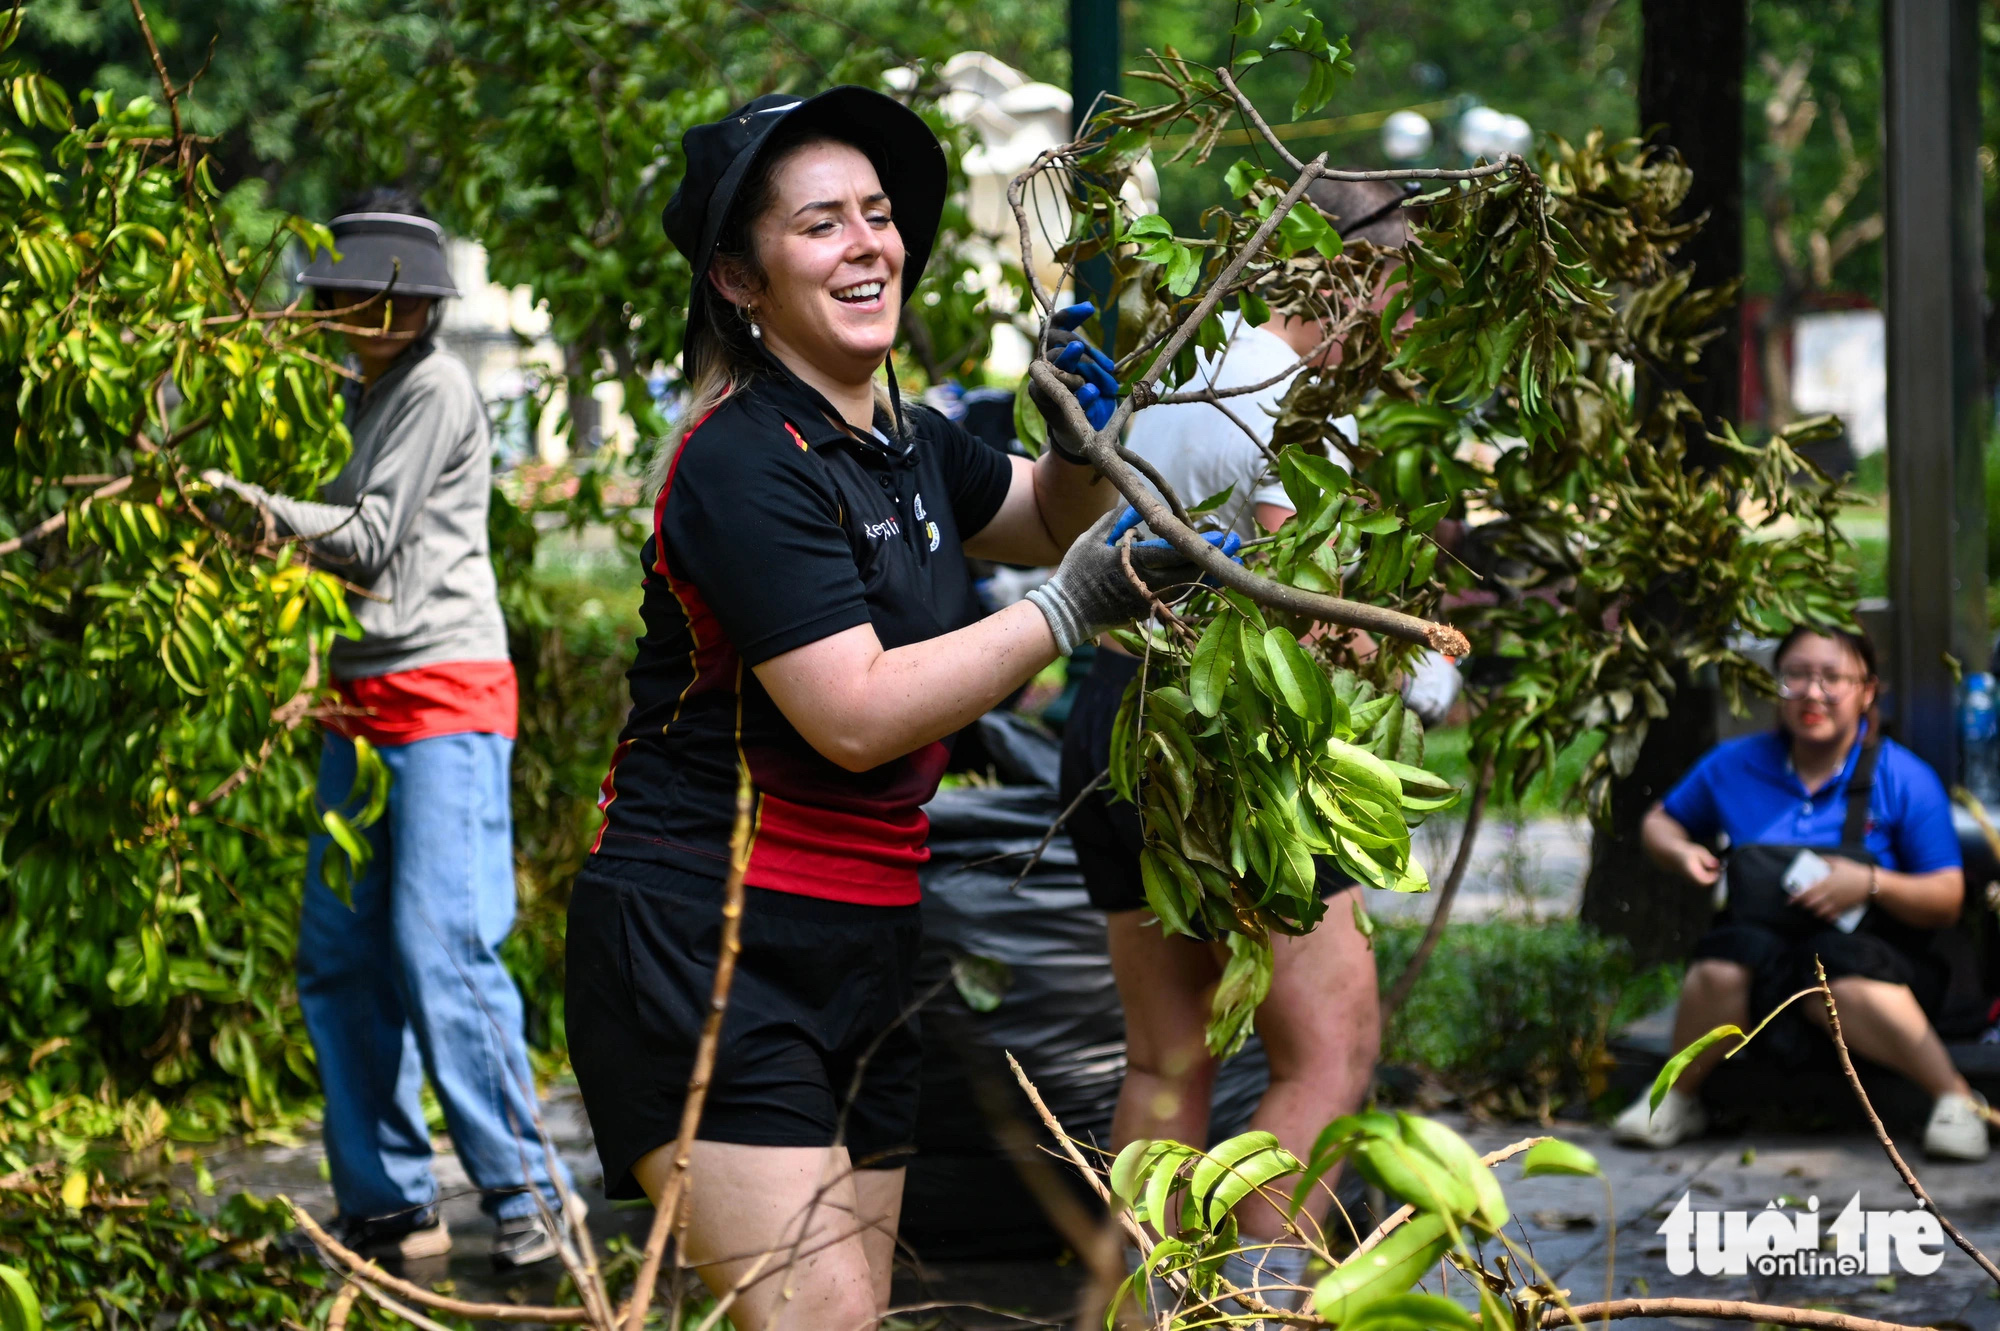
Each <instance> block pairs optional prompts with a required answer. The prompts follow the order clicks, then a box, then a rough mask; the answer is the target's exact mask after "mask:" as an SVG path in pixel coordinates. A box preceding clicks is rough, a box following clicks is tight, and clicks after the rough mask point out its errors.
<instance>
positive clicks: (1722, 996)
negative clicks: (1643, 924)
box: [1674, 958, 1750, 1096]
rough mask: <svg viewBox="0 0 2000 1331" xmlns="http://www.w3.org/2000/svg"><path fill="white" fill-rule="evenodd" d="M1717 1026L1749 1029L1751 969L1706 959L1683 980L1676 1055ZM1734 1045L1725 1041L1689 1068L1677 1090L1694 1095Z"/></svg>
mask: <svg viewBox="0 0 2000 1331" xmlns="http://www.w3.org/2000/svg"><path fill="white" fill-rule="evenodd" d="M1717 1026H1735V1027H1737V1028H1738V1029H1741V1030H1748V1029H1749V1027H1750V968H1749V967H1748V966H1739V965H1737V964H1736V963H1735V962H1733V961H1717V960H1715V959H1714V958H1707V959H1705V960H1702V961H1697V962H1695V963H1694V964H1693V965H1692V966H1689V967H1688V972H1687V978H1686V979H1685V980H1682V981H1681V1002H1680V1006H1679V1007H1678V1008H1676V1009H1675V1010H1674V1052H1675V1053H1679V1052H1680V1051H1681V1050H1683V1049H1685V1048H1687V1047H1688V1046H1689V1045H1691V1044H1693V1043H1694V1042H1695V1041H1696V1040H1699V1039H1700V1038H1701V1037H1702V1036H1704V1035H1706V1034H1708V1033H1709V1032H1710V1031H1712V1030H1714V1029H1715V1028H1716V1027H1717ZM1734 1044H1735V1042H1734V1041H1731V1040H1724V1041H1721V1042H1720V1043H1718V1044H1715V1045H1712V1046H1710V1047H1709V1049H1708V1050H1707V1051H1706V1052H1705V1053H1703V1054H1702V1055H1701V1057H1699V1058H1697V1059H1695V1061H1694V1062H1692V1063H1690V1064H1688V1065H1687V1070H1686V1071H1684V1072H1682V1073H1681V1076H1680V1080H1679V1081H1677V1082H1675V1083H1674V1089H1675V1090H1677V1091H1679V1092H1680V1093H1681V1094H1682V1095H1690V1096H1691V1095H1693V1094H1694V1093H1695V1092H1696V1091H1698V1090H1700V1089H1701V1084H1702V1083H1703V1082H1705V1081H1707V1080H1708V1074H1709V1073H1711V1072H1713V1071H1715V1067H1716V1064H1718V1063H1720V1062H1722V1060H1723V1058H1724V1056H1725V1055H1727V1054H1728V1053H1729V1051H1730V1049H1731V1048H1733V1047H1734Z"/></svg>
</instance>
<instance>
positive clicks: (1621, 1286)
mask: <svg viewBox="0 0 2000 1331" xmlns="http://www.w3.org/2000/svg"><path fill="white" fill-rule="evenodd" d="M1445 1118H1446V1121H1448V1122H1451V1123H1452V1124H1453V1126H1454V1127H1457V1128H1459V1129H1460V1130H1461V1131H1463V1132H1464V1133H1465V1134H1466V1135H1467V1137H1468V1138H1469V1139H1470V1140H1471V1141H1472V1143H1473V1144H1474V1145H1475V1146H1476V1147H1478V1148H1479V1149H1480V1150H1482V1151H1488V1150H1492V1149H1494V1148H1496V1147H1499V1146H1502V1145H1505V1144H1506V1143H1508V1142H1512V1141H1517V1140H1519V1139H1520V1138H1521V1137H1524V1136H1528V1135H1531V1134H1532V1133H1534V1132H1536V1131H1539V1129H1536V1128H1534V1127H1533V1126H1532V1125H1518V1124H1468V1123H1467V1122H1465V1121H1464V1120H1463V1119H1460V1118H1454V1117H1452V1116H1449V1115H1447V1116H1445ZM547 1119H548V1126H549V1130H550V1134H551V1136H552V1137H553V1138H554V1139H555V1141H556V1143H557V1145H558V1148H559V1149H560V1150H561V1151H562V1153H563V1154H564V1156H565V1158H567V1159H568V1160H569V1162H570V1164H571V1167H572V1168H573V1169H575V1171H576V1173H577V1176H578V1179H579V1181H580V1183H581V1184H582V1185H583V1193H584V1196H585V1198H586V1199H587V1200H588V1201H589V1203H590V1210H591V1227H592V1232H593V1234H594V1235H595V1236H596V1237H597V1239H598V1241H599V1243H600V1244H602V1243H603V1242H604V1241H605V1240H606V1239H607V1238H609V1237H610V1236H612V1235H614V1234H624V1235H627V1236H629V1237H630V1239H631V1241H632V1242H633V1243H635V1244H637V1243H639V1242H641V1241H642V1240H643V1235H644V1233H645V1229H646V1226H647V1224H648V1222H649V1220H650V1218H651V1217H650V1212H649V1211H648V1210H646V1209H645V1208H643V1207H638V1208H633V1207H619V1208H612V1207H611V1206H609V1205H607V1204H606V1203H605V1202H604V1200H603V1193H602V1185H601V1180H600V1179H599V1178H598V1173H597V1166H596V1158H595V1156H594V1154H593V1153H592V1152H591V1149H590V1139H589V1132H588V1128H587V1125H586V1124H585V1123H584V1121H583V1118H582V1115H581V1113H580V1106H579V1104H578V1102H577V1100H576V1098H575V1096H574V1093H573V1092H571V1093H558V1094H557V1095H555V1096H554V1097H553V1098H552V1100H551V1102H550V1104H549V1106H548V1109H547ZM1553 1131H1554V1133H1555V1134H1556V1135H1558V1136H1561V1137H1563V1138H1564V1139H1566V1140H1568V1141H1571V1142H1574V1143H1576V1144H1577V1145H1579V1146H1582V1147H1584V1148H1585V1149H1587V1150H1590V1151H1591V1152H1593V1153H1594V1154H1595V1155H1596V1156H1597V1158H1598V1160H1599V1161H1600V1162H1601V1163H1602V1165H1603V1167H1604V1169H1605V1172H1606V1174H1607V1175H1608V1177H1609V1181H1610V1185H1611V1189H1610V1190H1611V1202H1612V1206H1613V1208H1614V1214H1615V1217H1616V1221H1617V1224H1616V1232H1617V1241H1616V1246H1615V1251H1616V1262H1615V1266H1614V1268H1613V1269H1612V1271H1611V1277H1612V1278H1611V1287H1612V1289H1613V1290H1614V1291H1615V1293H1614V1297H1620V1298H1627V1297H1640V1296H1646V1295H1651V1296H1656V1297H1657V1296H1681V1297H1695V1298H1721V1299H1744V1300H1752V1301H1756V1302H1766V1303H1789V1304H1798V1305H1810V1306H1813V1307H1819V1308H1833V1309H1838V1310H1840V1311H1844V1312H1851V1313H1856V1314H1860V1315H1863V1316H1867V1317H1873V1318H1879V1319H1882V1320H1886V1321H1895V1322H1903V1323H1906V1324H1909V1325H1913V1326H1925V1325H1937V1324H1941V1323H1949V1324H1952V1325H1956V1326H1959V1327H1962V1328H1963V1331H2000V1301H1996V1300H1995V1299H1994V1298H1993V1297H1990V1294H1991V1290H1992V1287H1991V1286H1990V1284H1988V1283H1987V1282H1986V1281H1985V1280H1984V1278H1983V1277H1982V1276H1981V1274H1980V1272H1979V1270H1978V1268H1977V1267H1975V1266H1974V1264H1973V1263H1972V1261H1971V1259H1970V1258H1968V1257H1966V1256H1965V1255H1964V1254H1963V1253H1961V1252H1959V1251H1958V1250H1957V1249H1956V1248H1952V1247H1950V1246H1949V1245H1948V1244H1947V1246H1946V1248H1945V1257H1944V1263H1943V1265H1942V1266H1941V1267H1940V1268H1939V1269H1938V1271H1937V1272H1936V1273H1935V1274H1932V1275H1928V1276H1921V1277H1917V1276H1909V1275H1901V1276H1898V1277H1896V1278H1895V1279H1892V1280H1885V1279H1882V1278H1880V1277H1876V1276H1868V1275H1861V1276H1851V1277H1837V1276H1820V1277H1795V1276H1775V1277H1764V1276H1758V1275H1754V1274H1750V1275H1745V1276H1741V1277H1709V1276H1703V1275H1700V1274H1690V1275H1687V1276H1674V1275H1672V1274H1671V1273H1669V1271H1668V1270H1667V1264H1666V1240H1665V1239H1663V1238H1662V1237H1661V1236H1660V1235H1659V1234H1658V1232H1657V1231H1658V1229H1659V1227H1660V1223H1661V1220H1662V1219H1663V1218H1664V1217H1665V1216H1666V1215H1667V1213H1668V1212H1669V1211H1670V1210H1671V1209H1672V1208H1673V1206H1674V1204H1675V1203H1676V1202H1678V1201H1679V1200H1680V1198H1681V1197H1682V1196H1683V1195H1684V1194H1685V1195H1687V1196H1688V1197H1689V1199H1690V1202H1691V1204H1692V1206H1693V1207H1694V1208H1695V1209H1696V1210H1742V1211H1747V1212H1751V1213H1753V1214H1754V1213H1755V1212H1758V1211H1761V1210H1762V1209H1764V1207H1765V1206H1766V1204H1767V1203H1770V1202H1772V1201H1778V1200H1781V1199H1783V1200H1782V1202H1781V1204H1783V1205H1785V1206H1787V1207H1803V1206H1804V1205H1805V1204H1806V1202H1807V1199H1808V1198H1811V1197H1817V1198H1818V1199H1819V1210H1820V1215H1821V1217H1822V1220H1821V1230H1822V1232H1824V1231H1825V1228H1826V1226H1827V1225H1828V1224H1830V1223H1831V1221H1832V1219H1833V1217H1834V1216H1835V1215H1836V1214H1838V1212H1839V1211H1840V1210H1841V1208H1843V1207H1844V1206H1846V1204H1847V1201H1848V1198H1849V1197H1851V1196H1853V1195H1854V1194H1856V1193H1857V1192H1858V1193H1859V1194H1860V1196H1861V1204H1862V1208H1863V1209H1864V1210H1884V1211H1886V1210H1898V1209H1908V1208H1910V1207H1912V1206H1913V1205H1914V1203H1913V1202H1912V1201H1911V1199H1910V1197H1909V1194H1908V1193H1907V1191H1906V1190H1905V1189H1904V1188H1903V1186H1902V1184H1901V1183H1900V1181H1899V1180H1898V1179H1897V1177H1896V1175H1895V1173H1894V1171H1893V1170H1892V1169H1891V1167H1890V1165H1889V1163H1888V1161H1887V1160H1886V1159H1885V1158H1884V1157H1883V1155H1882V1152H1881V1151H1880V1150H1879V1148H1877V1147H1876V1145H1875V1144H1874V1142H1873V1141H1872V1140H1868V1139H1864V1138H1861V1137H1858V1136H1824V1137H1798V1136H1771V1135H1746V1136H1742V1137H1734V1138H1724V1139H1710V1140H1707V1141H1702V1142H1695V1143H1689V1144H1687V1145H1683V1146H1681V1147H1677V1148H1675V1149H1673V1150H1671V1151H1663V1152H1657V1153H1655V1152H1641V1151H1631V1150H1627V1149H1625V1148H1622V1147H1618V1146H1615V1145H1612V1144H1611V1142H1610V1139H1609V1134H1608V1133H1607V1131H1606V1130H1605V1129H1603V1128H1601V1127H1596V1126H1592V1125H1588V1124H1558V1125H1557V1126H1556V1127H1555V1128H1554V1129H1553ZM439 1145H440V1154H439V1159H438V1174H439V1179H440V1182H441V1184H442V1187H443V1189H444V1192H445V1197H446V1201H445V1212H446V1218H447V1222H448V1223H449V1224H450V1226H451V1229H452V1232H453V1234H454V1236H455V1237H456V1238H457V1240H458V1243H457V1247H456V1250H455V1251H454V1252H453V1254H452V1255H451V1257H450V1258H448V1259H445V1260H441V1261H438V1262H435V1263H430V1264H427V1265H425V1266H424V1267H423V1268H422V1269H415V1268H413V1269H411V1270H409V1271H408V1272H406V1274H408V1275H409V1276H410V1277H411V1278H412V1279H416V1280H419V1281H423V1282H435V1281H441V1280H447V1279H449V1280H451V1281H453V1282H454V1284H455V1285H456V1288H457V1290H458V1292H459V1294H460V1295H461V1296H462V1297H472V1298H509V1297H513V1298H520V1299H534V1300H539V1299H544V1298H547V1297H548V1296H549V1293H550V1291H551V1290H552V1288H553V1285H554V1282H555V1278H556V1274H557V1273H556V1272H555V1271H554V1270H553V1269H545V1270H544V1271H542V1272H540V1273H537V1274H533V1275H530V1276H528V1277H516V1278H514V1279H511V1280H504V1281H503V1280H500V1279H497V1278H496V1277H495V1275H494V1273H493V1271H492V1270H491V1268H490V1267H489V1266H488V1264H487V1260H486V1244H487V1240H488V1238H489V1236H490V1234H491V1224H490V1222H488V1221H487V1220H486V1219H485V1218H484V1217H483V1216H482V1215H481V1214H480V1212H479V1210H478V1205H477V1198H476V1196H475V1195H474V1194H472V1193H471V1192H470V1190H469V1185H468V1184H467V1181H466V1178H465V1175H464V1172H463V1171H462V1170H461V1169H460V1168H459V1167H458V1163H457V1159H456V1157H455V1156H453V1155H452V1154H451V1151H450V1148H449V1144H448V1143H446V1142H443V1141H442V1140H441V1141H440V1143H439ZM207 1159H208V1165H209V1168H210V1169H211V1171H212V1172H213V1173H214V1175H215V1178H216V1182H217V1185H218V1190H219V1195H221V1196H227V1195H228V1194H229V1193H230V1192H233V1191H236V1190H239V1189H249V1190H253V1191H256V1192H259V1193H263V1194H270V1193H274V1192H285V1193H289V1194H290V1195H291V1196H292V1197H294V1198H295V1199H296V1200H298V1201H300V1202H301V1203H303V1204H304V1205H306V1206H307V1207H309V1208H310V1209H311V1210H313V1211H314V1212H315V1213H316V1214H319V1215H325V1214H327V1213H328V1212H330V1211H331V1210H332V1197H331V1195H330V1191H329V1189H328V1187H327V1185H326V1183H325V1182H324V1181H323V1179H322V1177H321V1168H322V1164H321V1159H322V1157H321V1153H320V1150H319V1147H318V1143H317V1141H316V1140H313V1141H309V1142H307V1143H306V1144H304V1145H300V1146H296V1147H282V1146H268V1145H266V1146H253V1147H232V1148H223V1149H219V1150H216V1151H215V1152H213V1153H212V1154H210V1155H209V1156H208V1157H207ZM1911 1163H1912V1165H1913V1166H1914V1167H1915V1168H1916V1169H1917V1170H1918V1173H1919V1175H1920V1177H1922V1178H1923V1179H1924V1181H1925V1184H1926V1186H1927V1187H1929V1188H1930V1190H1931V1192H1932V1195H1933V1196H1935V1197H1936V1199H1937V1201H1938V1204H1939V1205H1940V1206H1941V1207H1942V1208H1943V1209H1944V1211H1945V1213H1946V1214H1947V1215H1949V1216H1951V1217H1952V1218H1953V1219H1954V1220H1955V1221H1956V1222H1957V1223H1958V1224H1959V1225H1960V1227H1961V1228H1963V1229H1964V1230H1965V1231H1966V1232H1967V1233H1968V1234H1969V1235H1970V1236H1971V1237H1972V1239H1973V1240H1974V1242H1976V1243H1977V1244H1979V1245H1980V1246H1981V1247H1982V1248H1984V1249H1985V1250H1986V1251H1988V1252H1989V1253H1993V1254H2000V1186H1996V1185H1997V1184H2000V1157H1996V1163H1994V1164H1982V1165H1936V1164H1927V1163H1925V1162H1924V1161H1923V1160H1922V1159H1921V1156H1920V1154H1919V1153H1918V1152H1917V1151H1916V1150H1915V1149H1914V1148H1912V1150H1911ZM1500 1171H1501V1178H1502V1181H1503V1184H1504V1185H1505V1187H1506V1190H1507V1195H1508V1200H1509V1203H1510V1205H1511V1207H1512V1209H1513V1212H1514V1220H1513V1222H1512V1225H1511V1227H1510V1230H1509V1232H1510V1235H1512V1236H1513V1237H1514V1238H1516V1239H1517V1240H1518V1241H1520V1242H1522V1243H1524V1244H1526V1245H1527V1246H1528V1247H1529V1248H1530V1249H1531V1250H1532V1252H1533V1254H1534V1256H1535V1259H1536V1260H1537V1261H1538V1262H1539V1263H1540V1264H1541V1265H1542V1267H1543V1269H1545V1270H1546V1271H1547V1272H1548V1273H1549V1274H1550V1275H1551V1276H1552V1277H1553V1279H1554V1281H1555V1283H1556V1285H1557V1286H1558V1287H1560V1288H1565V1289H1567V1290H1568V1291H1569V1292H1570V1297H1571V1298H1572V1299H1574V1300H1576V1301H1578V1302H1583V1301H1590V1300H1596V1299H1600V1298H1602V1297H1604V1292H1605V1288H1606V1277H1607V1265H1606V1255H1607V1253H1608V1252H1610V1251H1611V1249H1612V1245H1611V1244H1610V1242H1609V1239H1610V1233H1611V1231H1610V1229H1609V1228H1608V1227H1607V1226H1606V1224H1605V1222H1604V1217H1605V1189H1604V1185H1603V1184H1602V1183H1600V1182H1599V1181H1597V1180H1595V1179H1579V1178H1541V1179H1528V1180H1522V1179H1520V1178H1519V1170H1518V1166H1516V1165H1502V1166H1501V1167H1500ZM977 1204H978V1202H977V1199H976V1198H968V1199H967V1205H968V1206H976V1205H977ZM1081 1279H1082V1271H1081V1269H1080V1268H1079V1266H1078V1265H1077V1264H1076V1263H1075V1262H1073V1261H1069V1262H1061V1263H1058V1262H988V1263H980V1262H952V1263H940V1264H936V1265H933V1266H931V1267H928V1268H927V1269H925V1270H924V1271H922V1272H921V1273H920V1272H917V1271H915V1270H910V1271H906V1272H904V1273H903V1275H902V1276H901V1277H900V1278H899V1279H898V1282H897V1291H896V1295H897V1301H898V1302H899V1303H901V1304H911V1303H916V1302H919V1301H927V1300H935V1299H952V1300H965V1301H969V1302H974V1303H983V1304H986V1305H989V1306H991V1307H996V1308H1005V1309H1008V1310H1009V1311H1011V1312H1014V1313H1017V1314H1026V1315H1029V1316H1042V1317H1050V1318H1062V1317H1064V1316H1066V1315H1067V1313H1068V1312H1069V1311H1070V1310H1071V1309H1073V1307H1074V1304H1075V1300H1076V1297H1077V1291H1078V1288H1079V1286H1080V1283H1081ZM1431 1287H1432V1288H1436V1287H1437V1286H1436V1284H1435V1282H1432V1283H1431ZM1448 1292H1451V1293H1453V1294H1455V1295H1463V1294H1465V1293H1467V1291H1466V1289H1465V1286H1464V1284H1463V1282H1462V1281H1459V1280H1457V1279H1456V1278H1454V1279H1453V1281H1452V1282H1450V1285H1449V1286H1448ZM941 1325H946V1326H962V1327H980V1328H984V1327H999V1326H1005V1325H1013V1326H1019V1325H1020V1323H1019V1322H1018V1321H1015V1320H1011V1319H1003V1318H998V1317H994V1316H991V1315H979V1314H970V1313H967V1314H954V1315H953V1316H952V1318H951V1320H949V1321H947V1322H944V1323H941Z"/></svg>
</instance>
